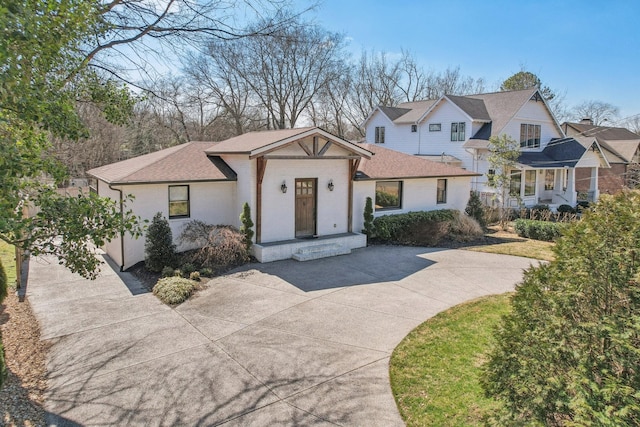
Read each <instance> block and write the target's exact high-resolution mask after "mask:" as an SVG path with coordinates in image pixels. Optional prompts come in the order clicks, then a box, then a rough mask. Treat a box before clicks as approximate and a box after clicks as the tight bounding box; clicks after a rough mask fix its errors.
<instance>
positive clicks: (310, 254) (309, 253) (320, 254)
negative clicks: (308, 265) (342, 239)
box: [291, 243, 351, 261]
mask: <svg viewBox="0 0 640 427" xmlns="http://www.w3.org/2000/svg"><path fill="white" fill-rule="evenodd" d="M350 253H351V249H350V248H346V247H344V246H342V245H340V244H337V243H323V244H320V245H314V246H307V247H304V248H301V249H298V251H297V252H296V253H295V254H293V256H292V257H291V258H293V259H295V260H296V261H310V260H312V259H320V258H328V257H332V256H338V255H347V254H350Z"/></svg>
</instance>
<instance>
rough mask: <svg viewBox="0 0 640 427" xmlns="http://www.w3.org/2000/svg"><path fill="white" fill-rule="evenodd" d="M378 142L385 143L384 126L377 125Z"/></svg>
mask: <svg viewBox="0 0 640 427" xmlns="http://www.w3.org/2000/svg"><path fill="white" fill-rule="evenodd" d="M376 144H384V126H376Z"/></svg>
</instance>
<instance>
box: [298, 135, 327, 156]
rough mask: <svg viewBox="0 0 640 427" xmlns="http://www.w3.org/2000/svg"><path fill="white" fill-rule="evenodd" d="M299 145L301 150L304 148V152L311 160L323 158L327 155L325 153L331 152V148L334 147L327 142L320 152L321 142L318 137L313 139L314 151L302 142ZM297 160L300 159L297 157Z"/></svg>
mask: <svg viewBox="0 0 640 427" xmlns="http://www.w3.org/2000/svg"><path fill="white" fill-rule="evenodd" d="M298 145H299V146H300V148H302V149H303V150H304V152H305V153H307V156H309V157H311V158H318V157H322V156H324V155H325V153H326V152H327V151H328V150H329V148H330V147H331V145H332V142H331V141H327V142H325V143H324V145H323V146H322V148H320V149H319V150H318V148H319V147H320V144H319V141H318V137H317V136H314V137H313V146H312V149H309V147H307V146H306V145H305V144H304V143H303V142H302V141H298ZM296 158H299V156H298V157H296Z"/></svg>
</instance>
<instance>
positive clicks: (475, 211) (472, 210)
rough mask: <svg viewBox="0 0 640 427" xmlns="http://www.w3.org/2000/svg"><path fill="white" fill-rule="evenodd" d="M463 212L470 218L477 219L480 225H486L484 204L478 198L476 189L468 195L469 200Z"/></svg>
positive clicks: (483, 226)
mask: <svg viewBox="0 0 640 427" xmlns="http://www.w3.org/2000/svg"><path fill="white" fill-rule="evenodd" d="M464 213H466V214H467V215H469V216H470V217H471V218H473V219H475V220H476V221H478V224H480V227H482V228H485V227H486V226H487V220H486V218H485V215H484V205H483V204H482V201H481V200H480V196H478V192H477V191H472V192H471V195H470V196H469V201H468V202H467V207H466V208H465V210H464Z"/></svg>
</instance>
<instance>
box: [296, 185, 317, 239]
mask: <svg viewBox="0 0 640 427" xmlns="http://www.w3.org/2000/svg"><path fill="white" fill-rule="evenodd" d="M314 234H316V179H315V178H304V179H296V237H308V236H313V235H314Z"/></svg>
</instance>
